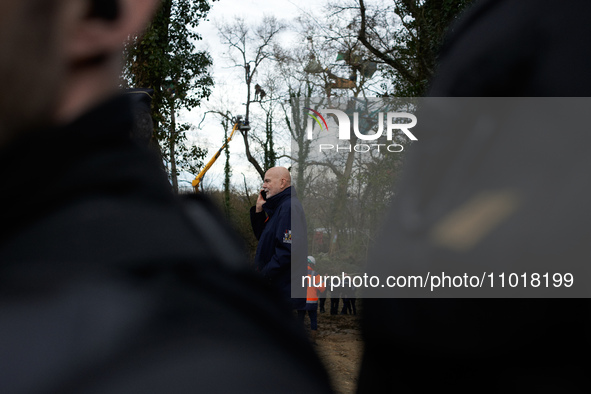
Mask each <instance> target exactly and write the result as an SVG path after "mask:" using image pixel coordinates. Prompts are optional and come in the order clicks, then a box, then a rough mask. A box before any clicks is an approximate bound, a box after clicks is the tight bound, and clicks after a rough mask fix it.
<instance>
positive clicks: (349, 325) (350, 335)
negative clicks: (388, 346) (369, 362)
mask: <svg viewBox="0 0 591 394" xmlns="http://www.w3.org/2000/svg"><path fill="white" fill-rule="evenodd" d="M357 304H358V305H359V303H357ZM317 335H318V339H317V346H316V349H317V351H318V354H319V356H320V358H321V359H322V361H323V362H324V365H325V366H326V369H327V370H328V373H329V374H330V377H331V380H332V383H333V387H334V389H335V391H336V392H337V393H339V394H350V393H354V392H355V389H356V388H357V376H358V373H359V367H360V364H361V356H362V352H363V342H362V341H361V332H360V329H359V310H358V311H357V315H356V316H352V315H333V316H331V315H330V314H329V313H328V308H327V312H326V313H318V334H317Z"/></svg>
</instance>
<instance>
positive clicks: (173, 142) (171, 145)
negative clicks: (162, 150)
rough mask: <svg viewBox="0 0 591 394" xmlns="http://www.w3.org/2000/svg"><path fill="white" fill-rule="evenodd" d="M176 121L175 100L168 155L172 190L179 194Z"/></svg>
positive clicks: (172, 109) (171, 103)
mask: <svg viewBox="0 0 591 394" xmlns="http://www.w3.org/2000/svg"><path fill="white" fill-rule="evenodd" d="M175 145H176V119H175V114H174V99H173V98H171V99H170V137H169V139H168V153H169V155H170V179H171V181H172V190H173V192H174V193H175V194H178V192H179V182H178V178H177V173H176V158H175Z"/></svg>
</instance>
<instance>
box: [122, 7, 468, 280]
mask: <svg viewBox="0 0 591 394" xmlns="http://www.w3.org/2000/svg"><path fill="white" fill-rule="evenodd" d="M469 3H471V0H335V1H324V2H316V3H315V5H314V6H313V8H309V7H306V8H300V7H299V6H298V5H297V4H295V3H292V2H288V1H275V2H266V1H249V2H246V1H242V2H239V3H238V2H236V1H235V0H219V1H215V0H214V1H209V0H164V1H163V4H162V7H161V9H160V10H159V12H158V14H157V16H156V18H155V19H154V21H153V23H152V24H151V26H150V28H149V29H148V31H147V32H146V33H145V35H144V36H143V37H142V38H141V39H139V38H136V37H132V38H131V40H130V43H129V45H128V48H127V52H126V59H125V61H126V68H125V73H124V75H123V76H122V85H123V86H125V87H134V88H150V89H153V91H154V93H153V97H152V119H153V128H154V134H153V137H152V140H151V141H150V146H151V148H152V149H154V150H155V151H156V152H157V154H158V155H160V157H161V159H162V168H163V171H166V173H167V174H168V177H169V180H170V183H171V187H172V189H173V191H174V192H175V193H194V192H195V190H194V189H193V187H192V186H191V183H190V182H191V180H192V179H193V178H195V176H196V175H197V174H199V172H200V171H201V170H202V169H203V167H204V165H205V163H207V162H208V161H209V160H210V158H211V157H213V156H214V155H215V154H216V152H218V150H219V149H220V147H222V146H223V144H224V142H226V141H227V138H228V136H229V135H230V133H231V131H232V128H233V126H234V124H235V122H236V120H237V116H238V115H240V116H243V119H248V121H249V126H250V129H249V130H247V129H246V128H244V129H243V130H238V131H237V133H236V135H235V136H234V139H233V140H232V142H230V143H228V144H226V145H225V148H224V149H223V150H221V151H219V153H220V157H219V159H218V160H217V162H216V163H215V164H214V166H213V167H212V168H211V170H209V171H208V173H207V175H206V177H205V178H204V179H203V180H202V182H201V183H200V185H199V188H198V192H200V193H205V194H207V195H209V196H210V197H211V198H212V199H213V200H214V201H215V202H216V203H218V204H219V206H220V210H221V212H222V214H223V215H225V217H226V218H227V219H228V220H229V221H230V223H231V224H232V225H233V226H234V228H235V229H236V231H237V232H238V233H239V234H240V236H241V238H242V239H243V240H244V242H245V246H246V247H247V249H248V251H249V253H250V256H251V257H252V256H253V255H254V251H255V250H256V239H255V238H254V236H253V235H252V230H251V228H250V219H249V208H250V207H251V206H252V205H254V203H255V201H256V197H257V193H258V190H259V188H260V185H261V184H262V178H263V175H264V173H265V172H266V170H267V169H268V168H270V167H274V166H276V165H282V166H285V167H288V168H291V169H292V175H293V183H294V185H295V188H296V189H297V192H298V195H299V197H300V200H301V201H302V204H303V206H304V209H305V212H306V217H307V223H308V241H309V253H310V254H312V255H314V256H315V257H316V260H317V266H318V268H319V270H320V271H321V272H322V273H323V274H340V273H341V272H342V271H345V272H348V273H356V272H361V271H362V269H363V268H362V267H363V266H364V265H365V262H366V259H367V251H368V250H369V249H370V245H371V244H372V242H373V240H374V238H375V235H376V234H377V232H378V231H379V227H380V218H381V217H383V215H384V213H385V210H386V209H387V207H388V206H389V205H390V203H391V202H392V199H393V198H395V192H394V191H395V183H396V180H397V179H399V177H400V173H401V171H402V168H403V164H404V156H405V152H407V150H408V149H404V150H403V152H401V153H397V154H386V155H384V154H365V155H363V154H360V153H359V152H355V151H354V150H353V151H352V152H346V153H345V154H340V155H332V156H330V155H327V156H326V157H324V158H323V160H317V159H314V158H313V157H312V156H311V155H310V144H311V142H312V141H309V140H308V141H306V140H304V139H302V138H301V136H302V135H303V130H305V128H306V124H307V121H308V120H307V118H306V116H305V114H303V113H302V111H301V110H300V108H299V107H298V106H293V105H291V104H292V100H293V99H298V100H300V102H302V103H304V104H306V103H309V102H310V100H311V99H314V100H316V101H317V100H326V102H331V100H341V101H342V100H345V101H347V100H349V101H351V100H357V101H360V100H368V99H373V98H378V99H386V98H392V97H420V96H422V95H424V94H425V92H426V90H427V88H428V81H429V80H430V78H431V76H432V75H433V73H434V72H435V69H436V67H437V54H438V52H439V50H440V48H441V46H442V44H443V41H444V37H445V35H446V34H447V33H448V32H449V30H450V29H452V28H453V26H454V22H455V21H456V20H457V18H458V17H459V15H460V14H461V12H462V11H463V10H464V9H465V8H466V6H467V5H468V4H469ZM268 4H272V6H271V7H269V6H267V5H268ZM218 10H219V11H218ZM286 12H289V16H288V17H286V18H280V17H278V16H277V15H285V13H286ZM212 14H214V15H215V16H216V17H215V19H213V20H209V17H210V15H212ZM203 37H206V38H207V42H204V41H203ZM370 126H372V125H370ZM378 142H379V141H378ZM400 143H401V144H403V145H404V147H405V148H408V145H409V142H408V141H406V140H404V141H403V140H400ZM354 144H355V140H354V139H353V140H351V145H354ZM292 147H295V149H291V148H292Z"/></svg>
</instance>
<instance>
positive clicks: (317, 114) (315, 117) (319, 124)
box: [304, 107, 328, 131]
mask: <svg viewBox="0 0 591 394" xmlns="http://www.w3.org/2000/svg"><path fill="white" fill-rule="evenodd" d="M304 109H307V110H308V111H312V112H314V114H315V115H314V114H310V113H308V116H311V117H313V118H314V120H315V121H316V123H318V126H320V130H322V124H321V123H320V120H318V118H320V119H322V123H324V127H325V128H326V131H328V124H326V120H324V117H323V116H322V115H320V112H317V111H314V110H313V109H312V108H308V107H304Z"/></svg>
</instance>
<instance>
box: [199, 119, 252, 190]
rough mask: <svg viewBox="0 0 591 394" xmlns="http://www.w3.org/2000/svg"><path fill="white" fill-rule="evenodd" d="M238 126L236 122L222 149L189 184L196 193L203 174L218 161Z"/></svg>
mask: <svg viewBox="0 0 591 394" xmlns="http://www.w3.org/2000/svg"><path fill="white" fill-rule="evenodd" d="M240 124H241V122H236V123H235V124H234V128H233V129H232V133H231V134H230V136H229V137H228V139H227V140H226V142H225V143H224V145H222V147H221V148H220V149H219V150H218V151H217V152H216V154H215V155H214V156H213V157H212V158H211V160H209V162H208V163H207V164H206V165H205V167H203V169H202V170H201V172H200V173H199V174H198V175H197V176H196V177H195V179H193V182H191V184H192V185H193V187H194V188H195V192H196V193H197V192H199V183H201V180H202V179H203V177H204V176H205V173H206V172H207V171H208V170H209V169H210V168H211V166H212V165H213V163H215V161H216V160H217V159H218V157H220V155H221V154H222V151H223V150H224V148H225V147H226V145H228V144H229V143H230V141H231V140H232V137H233V136H234V133H235V132H236V130H238V127H239V126H240Z"/></svg>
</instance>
